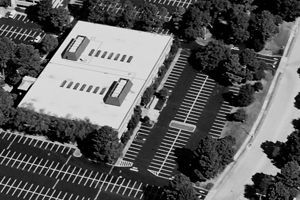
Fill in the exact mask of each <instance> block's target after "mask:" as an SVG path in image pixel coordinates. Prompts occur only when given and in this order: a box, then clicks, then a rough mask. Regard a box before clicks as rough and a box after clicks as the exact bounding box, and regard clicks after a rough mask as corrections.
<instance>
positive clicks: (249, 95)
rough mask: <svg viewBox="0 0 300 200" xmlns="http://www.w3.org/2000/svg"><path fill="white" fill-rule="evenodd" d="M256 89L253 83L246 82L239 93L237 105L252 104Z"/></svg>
mask: <svg viewBox="0 0 300 200" xmlns="http://www.w3.org/2000/svg"><path fill="white" fill-rule="evenodd" d="M253 94H254V89H253V87H252V85H250V84H246V85H243V86H242V87H241V88H240V91H239V94H238V96H237V98H236V99H237V101H236V103H237V105H238V106H241V107H245V106H248V105H250V104H251V103H252V102H253V101H254V97H253Z"/></svg>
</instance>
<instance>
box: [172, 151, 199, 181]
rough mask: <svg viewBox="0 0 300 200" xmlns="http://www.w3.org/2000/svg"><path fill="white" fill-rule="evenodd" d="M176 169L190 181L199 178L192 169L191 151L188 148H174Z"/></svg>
mask: <svg viewBox="0 0 300 200" xmlns="http://www.w3.org/2000/svg"><path fill="white" fill-rule="evenodd" d="M174 154H175V156H176V158H177V159H176V162H177V166H178V171H179V172H181V173H182V174H184V175H186V176H187V177H189V178H190V180H191V181H192V182H196V181H198V180H199V178H198V176H197V175H196V174H195V173H194V170H193V167H192V166H193V158H194V156H193V151H192V150H191V149H188V148H176V149H175V150H174Z"/></svg>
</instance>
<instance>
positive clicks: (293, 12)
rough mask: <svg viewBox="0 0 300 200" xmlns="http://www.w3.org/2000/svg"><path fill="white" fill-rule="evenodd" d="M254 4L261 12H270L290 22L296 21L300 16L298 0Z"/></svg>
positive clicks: (257, 2)
mask: <svg viewBox="0 0 300 200" xmlns="http://www.w3.org/2000/svg"><path fill="white" fill-rule="evenodd" d="M254 3H255V4H256V5H257V6H258V9H259V10H269V11H270V12H271V13H273V14H274V15H279V16H281V17H282V18H283V19H284V20H285V21H288V22H291V21H294V20H295V19H296V18H297V17H298V16H300V2H299V1H298V0H275V1H273V0H265V1H260V0H256V1H254Z"/></svg>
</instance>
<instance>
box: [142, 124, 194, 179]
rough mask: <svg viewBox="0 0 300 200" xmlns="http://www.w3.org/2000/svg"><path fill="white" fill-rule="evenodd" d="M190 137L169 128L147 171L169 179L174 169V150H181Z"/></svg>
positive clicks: (187, 133)
mask: <svg viewBox="0 0 300 200" xmlns="http://www.w3.org/2000/svg"><path fill="white" fill-rule="evenodd" d="M190 136H191V133H190V132H187V131H184V130H180V129H176V128H169V129H168V131H167V133H166V134H165V136H164V138H163V140H162V141H161V144H160V146H159V148H158V149H157V151H156V153H155V155H154V158H153V159H152V161H151V162H150V165H149V167H148V171H149V172H150V173H152V174H154V175H155V176H157V177H160V178H164V179H170V178H172V176H173V175H174V169H176V167H177V165H176V156H175V155H174V150H175V149H176V148H183V147H184V146H185V145H186V143H187V142H188V140H189V138H190Z"/></svg>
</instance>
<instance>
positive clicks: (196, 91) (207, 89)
mask: <svg viewBox="0 0 300 200" xmlns="http://www.w3.org/2000/svg"><path fill="white" fill-rule="evenodd" d="M215 85H216V83H215V82H214V81H213V80H212V79H210V78H209V77H208V76H206V75H204V74H201V73H198V74H197V75H196V77H195V79H194V80H193V82H192V84H191V86H190V87H189V88H188V90H187V93H186V95H185V96H184V99H183V101H182V103H181V105H180V106H179V108H178V111H177V113H176V116H175V117H174V119H175V120H177V121H181V122H184V123H188V124H197V122H198V120H199V118H200V116H201V114H202V111H203V109H204V107H205V105H206V103H207V101H208V99H209V97H210V95H211V93H212V92H213V89H214V87H215Z"/></svg>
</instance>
